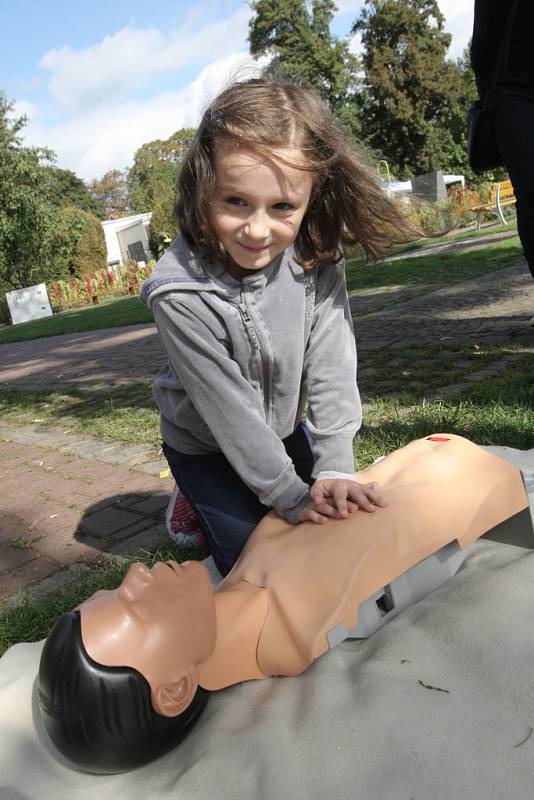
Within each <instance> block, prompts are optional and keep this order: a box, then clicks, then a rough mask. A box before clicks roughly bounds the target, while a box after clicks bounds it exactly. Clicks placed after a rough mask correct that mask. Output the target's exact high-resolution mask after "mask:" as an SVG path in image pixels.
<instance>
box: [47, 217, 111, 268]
mask: <svg viewBox="0 0 534 800" xmlns="http://www.w3.org/2000/svg"><path fill="white" fill-rule="evenodd" d="M54 247H55V254H56V260H57V264H58V266H60V267H61V273H62V275H63V276H68V277H74V278H84V277H87V276H88V275H90V274H91V273H92V272H95V271H96V270H99V269H107V250H106V239H105V236H104V230H103V228H102V223H101V222H100V220H99V219H98V218H97V217H95V215H94V214H90V213H89V212H88V211H82V210H81V209H79V208H76V207H75V206H67V207H66V208H63V209H61V213H60V219H59V223H58V226H57V229H56V231H55V236H54Z"/></svg>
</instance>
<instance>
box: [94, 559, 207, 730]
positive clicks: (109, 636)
mask: <svg viewBox="0 0 534 800" xmlns="http://www.w3.org/2000/svg"><path fill="white" fill-rule="evenodd" d="M79 610H80V617H81V628H82V639H83V643H84V645H85V649H86V650H87V653H88V654H89V655H90V656H91V658H93V659H94V660H95V661H97V662H98V663H99V664H103V665H104V666H110V667H111V666H128V667H133V668H134V669H137V670H138V671H139V672H140V673H141V674H142V675H143V676H144V677H145V678H146V679H147V681H148V683H149V684H150V687H151V690H152V704H153V706H154V708H155V709H156V711H158V712H159V713H161V714H165V715H167V716H175V715H176V714H177V713H181V711H182V710H185V708H186V707H187V705H188V704H189V702H191V700H192V699H193V696H194V694H195V691H196V688H197V669H196V665H197V664H199V663H201V662H202V661H204V660H205V659H206V658H207V657H208V656H209V655H210V653H211V652H212V650H213V647H214V645H215V604H214V599H213V592H212V587H211V584H210V580H209V577H208V573H207V570H206V569H205V567H203V566H202V565H201V564H199V563H198V562H197V561H189V562H186V563H184V564H181V565H180V564H178V563H177V562H176V561H168V562H166V563H161V562H160V563H157V564H156V565H155V566H154V567H152V569H149V568H148V567H146V566H145V565H144V564H134V565H133V566H132V567H131V568H130V570H129V571H128V573H127V575H126V577H125V578H124V580H123V582H122V583H121V585H120V586H119V588H118V589H114V590H112V591H101V592H97V593H96V594H95V595H93V596H92V597H90V598H89V600H87V601H85V603H82V605H81V606H80V609H79Z"/></svg>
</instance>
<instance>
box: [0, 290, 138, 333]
mask: <svg viewBox="0 0 534 800" xmlns="http://www.w3.org/2000/svg"><path fill="white" fill-rule="evenodd" d="M153 321H154V317H153V316H152V312H151V311H150V310H149V309H148V308H147V306H145V304H144V303H142V302H141V301H140V300H139V298H138V297H119V298H118V299H113V300H110V301H109V302H107V303H103V304H102V305H97V306H95V305H90V306H83V307H82V308H76V309H73V310H71V311H62V312H61V313H60V314H54V316H52V317H45V318H44V319H37V320H34V321H33V322H22V323H20V325H4V326H2V327H0V344H6V343H8V342H23V341H27V340H28V339H41V338H42V337H45V336H59V335H60V334H63V333H80V332H82V331H98V330H102V329H104V328H119V327H123V326H125V325H139V324H142V323H147V322H153Z"/></svg>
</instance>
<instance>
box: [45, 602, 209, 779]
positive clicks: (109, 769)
mask: <svg viewBox="0 0 534 800" xmlns="http://www.w3.org/2000/svg"><path fill="white" fill-rule="evenodd" d="M208 697H209V692H207V691H205V690H204V689H202V688H201V687H199V688H198V689H197V692H196V694H195V697H194V698H193V701H192V703H191V704H190V705H189V706H188V708H187V709H186V710H185V711H184V712H183V713H182V714H179V715H178V716H176V717H164V716H162V715H161V714H158V713H157V712H156V711H154V709H153V707H152V703H151V699H150V686H149V684H148V682H147V681H146V679H145V678H144V677H143V676H142V675H141V674H140V673H139V672H138V671H137V670H135V669H132V668H130V667H105V666H102V665H101V664H98V663H97V662H96V661H93V659H92V658H91V657H90V656H89V655H88V654H87V651H86V650H85V647H84V644H83V641H82V635H81V622H80V614H79V612H78V611H71V612H69V613H67V614H63V615H62V616H61V617H60V618H59V619H58V621H57V622H56V624H55V625H54V627H53V628H52V631H51V632H50V634H49V636H48V639H47V640H46V642H45V645H44V648H43V652H42V655H41V663H40V666H39V705H40V708H41V714H42V718H43V721H44V724H45V727H46V729H47V731H48V733H49V735H50V738H51V739H52V741H53V743H54V744H55V746H56V747H57V749H58V750H59V751H60V752H61V753H62V754H63V755H64V756H65V757H66V758H68V759H69V760H70V761H72V762H74V764H76V765H78V766H79V767H81V768H83V769H85V770H87V771H88V772H96V773H113V772H124V771H126V770H129V769H134V768H135V767H140V766H142V765H143V764H146V763H148V762H149V761H152V760H153V759H155V758H158V757H159V756H162V755H163V754H164V753H167V752H168V751H169V750H171V749H172V748H173V747H175V746H176V745H177V744H178V743H179V742H180V741H181V740H182V739H183V738H184V737H185V736H186V735H187V734H188V733H189V731H190V730H191V728H192V727H193V725H194V724H195V722H196V721H197V719H198V718H199V716H200V715H201V713H202V711H203V710H204V707H205V705H206V703H207V701H208Z"/></svg>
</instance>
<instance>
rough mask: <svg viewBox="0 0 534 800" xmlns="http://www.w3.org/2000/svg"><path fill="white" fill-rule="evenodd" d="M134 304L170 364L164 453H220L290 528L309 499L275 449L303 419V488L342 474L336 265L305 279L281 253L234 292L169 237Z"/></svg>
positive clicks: (346, 347) (350, 364)
mask: <svg viewBox="0 0 534 800" xmlns="http://www.w3.org/2000/svg"><path fill="white" fill-rule="evenodd" d="M141 299H142V300H143V301H144V302H145V303H146V304H147V305H148V306H149V307H150V308H151V309H152V311H153V313H154V317H155V320H156V324H157V327H158V332H159V336H160V339H161V342H162V345H163V347H164V348H165V351H166V353H167V358H168V363H167V364H166V366H165V367H164V368H163V369H162V370H161V372H160V373H159V375H158V376H157V378H156V380H155V384H154V398H155V400H156V403H157V404H158V406H159V409H160V413H161V434H162V437H163V440H164V441H165V442H166V443H167V444H169V445H170V446H171V447H173V448H174V449H175V450H178V451H179V452H180V453H187V454H195V455H198V454H208V453H213V452H221V451H222V452H223V453H224V455H225V456H226V458H227V459H228V461H229V462H230V464H231V465H232V467H233V468H234V469H235V471H236V472H237V473H238V475H239V476H240V477H241V479H242V480H243V481H244V483H245V484H246V485H247V486H249V487H250V488H251V489H252V491H254V492H255V493H256V495H257V496H258V498H259V500H260V501H261V502H262V503H263V504H264V505H266V506H269V507H272V508H274V509H276V511H278V513H279V514H281V515H282V516H283V517H285V518H286V519H287V520H288V521H289V522H292V523H296V522H298V518H299V514H300V512H301V510H302V509H303V508H304V507H305V505H306V504H307V503H308V502H309V487H308V486H307V484H306V483H304V481H302V479H301V478H299V476H298V475H297V474H296V472H295V469H294V467H293V464H292V462H291V459H290V458H289V457H288V455H287V453H286V451H285V448H284V445H283V443H282V439H284V438H285V437H287V436H289V435H290V434H291V433H292V432H293V430H294V429H295V427H296V425H297V424H298V422H299V421H300V419H301V418H302V416H303V412H304V408H306V425H307V427H308V430H309V431H310V433H311V436H312V438H313V448H312V449H313V455H314V458H315V467H314V470H313V476H314V477H315V478H317V476H319V475H321V474H322V473H325V472H336V473H343V474H347V475H351V474H352V472H353V454H352V440H353V438H354V435H355V433H356V431H357V430H358V428H359V427H360V424H361V404H360V397H359V393H358V388H357V385H356V347H355V343H354V333H353V328H352V319H351V315H350V309H349V302H348V296H347V289H346V283H345V272H344V265H343V261H340V262H339V263H337V264H329V265H327V266H323V267H313V268H311V269H303V268H302V267H301V266H299V264H297V262H296V261H295V257H294V250H293V247H290V248H288V249H287V250H286V251H285V252H284V253H283V254H282V255H281V256H278V257H277V258H275V259H274V260H273V261H272V262H271V263H270V264H268V265H267V266H266V267H264V268H263V269H260V270H257V271H254V272H251V273H250V275H247V276H246V277H244V278H243V280H242V281H238V280H236V279H235V278H233V277H231V276H230V275H229V274H228V273H227V272H226V271H225V269H224V267H223V266H222V265H221V264H218V263H212V262H210V261H209V260H208V259H207V258H206V257H204V256H202V255H201V254H199V252H198V251H196V250H194V249H192V248H191V247H189V245H188V243H187V241H186V240H185V238H184V237H183V236H179V237H178V238H177V239H176V240H175V241H174V242H173V244H172V245H171V247H170V248H169V249H168V250H167V252H166V253H165V254H164V255H163V257H162V258H161V259H160V260H159V261H158V263H157V265H156V267H155V269H154V271H153V273H152V275H151V276H150V277H149V278H148V280H147V281H145V283H144V284H143V287H142V290H141Z"/></svg>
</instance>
